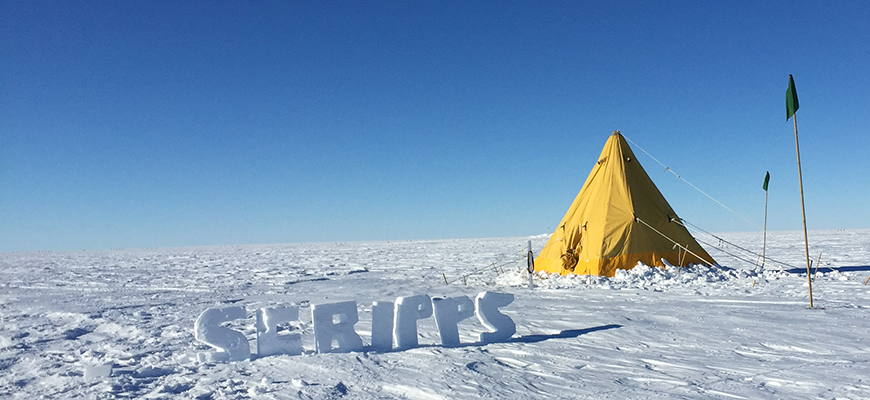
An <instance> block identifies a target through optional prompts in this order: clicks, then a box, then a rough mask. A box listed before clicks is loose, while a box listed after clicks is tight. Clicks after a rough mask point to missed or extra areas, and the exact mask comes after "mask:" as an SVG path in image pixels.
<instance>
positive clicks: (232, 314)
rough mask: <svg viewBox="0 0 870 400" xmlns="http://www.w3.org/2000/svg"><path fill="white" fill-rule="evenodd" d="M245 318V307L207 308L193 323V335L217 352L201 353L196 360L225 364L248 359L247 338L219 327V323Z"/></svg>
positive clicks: (249, 354)
mask: <svg viewBox="0 0 870 400" xmlns="http://www.w3.org/2000/svg"><path fill="white" fill-rule="evenodd" d="M242 318H245V307H241V306H238V307H226V308H209V309H208V310H205V311H203V312H202V314H200V315H199V318H197V319H196V322H194V329H193V335H194V338H196V340H198V341H200V342H203V343H205V344H207V345H209V346H211V347H214V348H215V349H217V352H203V353H199V354H198V358H199V360H200V361H203V362H227V361H242V360H247V359H250V357H251V345H250V344H248V338H246V337H245V335H244V334H243V333H241V332H239V331H234V330H232V329H229V328H224V327H222V326H220V324H221V322H226V321H232V320H236V319H242Z"/></svg>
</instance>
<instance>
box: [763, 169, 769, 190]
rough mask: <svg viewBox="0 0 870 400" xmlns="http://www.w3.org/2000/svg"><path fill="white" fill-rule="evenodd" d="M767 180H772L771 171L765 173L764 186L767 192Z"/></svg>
mask: <svg viewBox="0 0 870 400" xmlns="http://www.w3.org/2000/svg"><path fill="white" fill-rule="evenodd" d="M767 182H770V172H768V173H767V174H766V175H764V186H762V188H764V191H765V192H766V191H767Z"/></svg>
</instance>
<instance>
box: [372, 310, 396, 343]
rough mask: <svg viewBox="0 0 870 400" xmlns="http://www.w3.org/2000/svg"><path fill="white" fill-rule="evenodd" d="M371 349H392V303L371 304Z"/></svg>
mask: <svg viewBox="0 0 870 400" xmlns="http://www.w3.org/2000/svg"><path fill="white" fill-rule="evenodd" d="M372 347H374V348H375V349H377V350H381V351H384V350H391V349H392V348H393V302H391V301H375V302H372Z"/></svg>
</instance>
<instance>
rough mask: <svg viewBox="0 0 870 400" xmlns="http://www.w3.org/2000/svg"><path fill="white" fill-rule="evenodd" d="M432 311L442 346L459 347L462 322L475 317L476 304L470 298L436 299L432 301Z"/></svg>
mask: <svg viewBox="0 0 870 400" xmlns="http://www.w3.org/2000/svg"><path fill="white" fill-rule="evenodd" d="M432 311H433V313H434V314H435V325H436V326H438V336H439V337H441V345H442V346H458V345H459V344H460V342H459V327H458V326H457V325H458V324H459V323H460V322H461V321H462V320H464V319H466V318H470V317H471V316H472V315H474V302H472V301H471V299H469V298H468V296H460V297H449V298H446V299H443V298H439V297H435V298H433V299H432Z"/></svg>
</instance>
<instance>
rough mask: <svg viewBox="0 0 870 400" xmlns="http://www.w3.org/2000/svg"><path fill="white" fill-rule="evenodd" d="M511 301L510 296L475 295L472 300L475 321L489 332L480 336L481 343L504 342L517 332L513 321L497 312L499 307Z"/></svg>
mask: <svg viewBox="0 0 870 400" xmlns="http://www.w3.org/2000/svg"><path fill="white" fill-rule="evenodd" d="M513 301H514V295H512V294H505V293H495V292H481V293H480V294H478V295H477V297H476V298H475V299H474V302H475V305H476V308H477V309H476V310H475V311H476V312H477V319H479V320H480V323H481V324H483V326H485V327H486V328H487V329H489V330H490V332H482V333H481V334H480V336H479V338H480V339H479V340H480V342H481V343H496V342H504V341H506V340H508V339H510V338H511V336H513V334H514V333H516V332H517V324H515V323H514V320H512V319H511V317H508V316H507V315H504V314H502V313H501V312H499V311H498V309H499V307H504V306H506V305H508V304H510V303H513Z"/></svg>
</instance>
